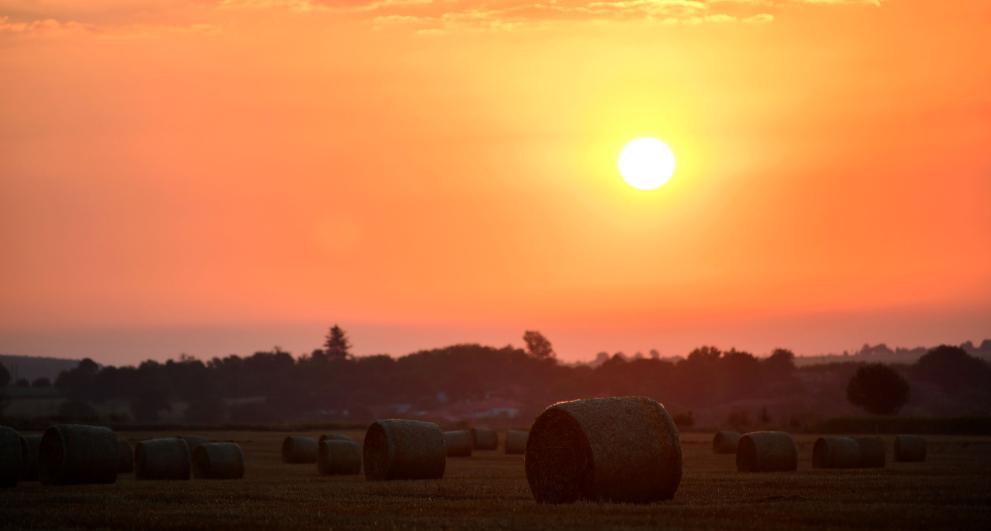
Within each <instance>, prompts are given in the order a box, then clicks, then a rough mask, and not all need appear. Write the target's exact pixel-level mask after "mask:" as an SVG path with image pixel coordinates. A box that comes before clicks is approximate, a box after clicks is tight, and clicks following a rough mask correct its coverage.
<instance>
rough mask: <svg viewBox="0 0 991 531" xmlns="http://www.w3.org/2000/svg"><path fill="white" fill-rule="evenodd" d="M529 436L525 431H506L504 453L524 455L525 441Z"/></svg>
mask: <svg viewBox="0 0 991 531" xmlns="http://www.w3.org/2000/svg"><path fill="white" fill-rule="evenodd" d="M529 436H530V432H528V431H526V430H507V431H506V453H507V454H516V455H519V454H524V453H526V440H527V438H528V437H529Z"/></svg>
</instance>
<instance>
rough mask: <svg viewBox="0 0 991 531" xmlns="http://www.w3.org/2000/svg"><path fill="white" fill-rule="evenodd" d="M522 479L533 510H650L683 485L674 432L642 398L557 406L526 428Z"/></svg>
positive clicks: (661, 414)
mask: <svg viewBox="0 0 991 531" xmlns="http://www.w3.org/2000/svg"><path fill="white" fill-rule="evenodd" d="M524 462H525V465H526V479H527V482H528V483H529V484H530V491H531V492H532V493H533V497H534V499H536V501H537V503H571V502H575V501H577V500H580V499H586V500H598V501H613V502H631V503H649V502H653V501H657V500H666V499H670V498H672V497H673V496H674V493H675V491H677V490H678V484H679V483H681V465H682V461H681V443H680V441H679V439H678V429H677V428H676V427H675V425H674V422H673V421H672V420H671V416H670V415H669V414H668V412H667V410H666V409H664V406H662V405H661V404H658V403H657V402H655V401H654V400H651V399H649V398H644V397H616V398H593V399H588V400H575V401H572V402H560V403H558V404H554V405H552V406H550V407H548V408H547V409H546V410H544V412H543V413H541V414H540V416H539V417H537V420H536V421H535V422H534V423H533V427H532V428H530V435H529V439H528V441H527V446H526V458H525V461H524Z"/></svg>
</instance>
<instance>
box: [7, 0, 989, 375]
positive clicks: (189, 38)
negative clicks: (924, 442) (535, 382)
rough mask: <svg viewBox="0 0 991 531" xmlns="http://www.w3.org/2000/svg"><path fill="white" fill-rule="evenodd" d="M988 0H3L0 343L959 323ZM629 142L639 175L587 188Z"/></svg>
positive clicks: (807, 345)
mask: <svg viewBox="0 0 991 531" xmlns="http://www.w3.org/2000/svg"><path fill="white" fill-rule="evenodd" d="M988 20H991V2H987V1H985V0H958V1H954V2H934V1H932V0H889V1H883V2H876V1H841V0H816V1H812V0H808V1H802V0H759V1H758V0H722V1H708V2H707V1H701V0H699V1H692V0H637V1H632V2H629V1H627V2H590V1H577V0H561V1H557V2H541V3H536V2H531V1H528V0H509V1H485V2H483V1H481V0H433V1H432V0H380V1H377V2H376V1H368V0H351V1H348V0H338V1H329V0H328V1H319V0H226V1H221V0H216V1H210V0H171V1H166V0H90V1H87V2H79V1H74V0H0V249H2V250H3V260H2V262H0V274H2V277H0V352H9V353H18V354H39V355H40V354H44V355H65V356H71V357H78V356H83V355H89V356H92V357H94V358H95V359H97V360H99V361H108V362H132V361H135V360H137V359H143V358H145V357H159V358H162V357H165V356H169V355H175V354H178V353H180V352H186V353H190V354H195V355H200V356H213V355H218V354H226V353H230V352H239V353H248V352H250V351H253V350H256V349H263V348H267V347H270V346H272V345H273V344H278V345H281V346H282V347H283V348H287V349H290V350H293V351H295V352H298V351H300V350H304V349H306V350H308V349H310V348H313V347H316V346H317V345H318V344H319V342H320V340H321V337H322V334H323V330H322V328H323V327H324V326H325V325H326V324H329V323H331V322H335V321H336V322H340V323H341V324H342V325H344V326H345V327H346V328H348V329H350V330H351V331H352V335H353V336H354V338H353V339H354V342H355V344H356V350H357V352H358V353H362V354H369V353H378V352H389V353H392V354H396V355H398V354H403V353H406V352H409V351H411V350H414V349H417V348H425V347H430V346H439V345H441V344H444V343H447V342H452V341H483V342H490V343H494V344H498V345H502V344H505V343H514V344H517V345H519V344H521V340H520V336H521V335H522V331H523V330H524V329H526V328H536V329H540V330H542V331H544V332H545V333H546V334H547V335H548V336H549V337H550V338H551V340H552V341H553V342H554V343H555V345H556V346H557V347H558V351H559V354H560V355H561V356H562V357H564V358H566V359H588V358H591V357H592V356H593V355H594V354H595V353H596V352H597V351H599V350H609V351H610V352H613V351H616V350H624V351H626V352H635V351H636V350H644V351H646V350H647V349H650V348H657V349H659V350H660V351H661V352H662V354H665V355H675V354H684V353H685V351H687V350H688V349H689V348H691V347H692V346H695V345H699V344H702V343H714V344H717V345H721V346H724V347H729V346H732V345H735V346H737V347H741V348H748V349H752V350H754V351H756V352H758V353H765V352H766V351H767V350H768V349H770V348H772V347H773V346H775V345H782V346H789V347H792V348H794V349H795V350H796V351H798V352H800V353H808V354H813V353H818V352H824V351H839V350H843V349H845V348H857V347H859V345H860V344H862V343H864V342H872V343H873V342H881V341H885V342H888V343H889V344H892V345H906V346H914V345H917V344H933V343H938V342H954V343H959V342H961V341H964V340H967V339H975V340H976V339H982V338H984V337H988V336H991V326H989V323H991V149H989V146H991V37H988V31H987V21H988ZM643 135H653V136H658V137H660V138H663V139H664V140H666V141H667V142H668V143H669V144H670V145H671V147H672V148H673V149H674V151H675V153H676V154H677V156H678V170H677V172H676V174H675V176H674V178H673V179H672V181H671V182H670V183H669V184H668V185H666V186H665V187H663V188H661V189H659V190H656V191H652V192H643V191H638V190H635V189H633V188H631V187H629V186H627V185H626V184H625V183H623V181H622V180H621V179H620V177H619V175H618V173H617V171H616V166H615V162H616V157H617V155H618V153H619V150H620V148H621V147H622V145H623V144H624V143H625V142H626V141H628V140H630V139H632V138H635V137H638V136H643Z"/></svg>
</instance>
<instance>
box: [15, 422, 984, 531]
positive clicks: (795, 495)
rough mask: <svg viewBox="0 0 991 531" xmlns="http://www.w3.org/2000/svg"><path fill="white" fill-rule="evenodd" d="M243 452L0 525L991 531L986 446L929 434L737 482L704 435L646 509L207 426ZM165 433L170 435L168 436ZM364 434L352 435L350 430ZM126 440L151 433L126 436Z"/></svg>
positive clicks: (476, 471)
mask: <svg viewBox="0 0 991 531" xmlns="http://www.w3.org/2000/svg"><path fill="white" fill-rule="evenodd" d="M205 434H206V435H207V436H209V437H210V438H212V439H215V440H229V441H235V442H237V443H239V444H241V446H242V448H243V449H244V452H245V458H246V461H247V472H246V477H245V479H244V480H240V481H211V480H192V481H177V482H164V481H135V480H134V478H133V476H131V475H124V476H121V477H120V478H119V479H118V481H117V483H116V484H114V485H100V486H72V487H45V486H42V485H40V484H38V483H21V484H20V485H18V486H17V487H16V488H15V489H10V490H4V491H0V526H2V527H3V528H44V529H69V528H111V527H114V528H140V529H164V528H171V529H190V528H200V529H219V528H236V529H249V528H293V529H382V528H387V529H407V528H425V529H644V528H664V529H738V530H744V529H755V530H761V531H766V530H771V529H789V530H792V529H878V528H881V529H926V530H935V529H991V438H981V437H930V438H929V440H930V445H929V453H930V459H929V461H928V462H927V463H918V464H908V463H891V462H890V449H891V444H890V443H891V440H890V439H889V440H888V449H889V464H888V468H886V469H883V470H858V471H824V470H812V469H811V465H810V461H811V453H812V442H813V441H814V440H815V437H814V436H799V437H798V440H799V451H800V466H799V471H798V472H797V473H775V474H740V473H737V472H736V469H735V461H734V457H733V456H732V455H729V456H727V455H713V454H712V453H711V450H710V440H711V439H710V437H711V436H710V435H709V434H683V435H682V445H683V448H684V455H685V465H684V479H683V480H682V483H681V487H680V488H679V490H678V493H677V495H676V496H675V498H674V500H671V501H668V502H663V503H656V504H652V505H641V506H638V505H628V504H596V503H578V504H574V505H563V506H547V505H537V504H536V503H535V502H534V501H533V498H532V497H531V495H530V491H529V488H528V487H527V483H526V478H525V476H524V472H523V458H522V457H521V456H506V455H503V454H502V453H500V452H476V454H475V456H474V457H471V458H450V459H448V462H447V472H446V474H445V477H444V479H442V480H435V481H394V482H367V481H365V479H364V477H363V476H352V477H321V476H318V475H317V474H316V471H315V465H285V464H283V463H282V462H281V461H280V454H279V449H280V443H281V439H282V437H283V436H284V434H279V433H274V432H205ZM167 435H173V434H171V433H170V434H167ZM349 435H352V436H353V437H355V438H356V440H360V439H361V433H358V432H353V433H349ZM122 436H123V437H124V438H127V439H128V440H131V441H137V440H140V439H145V438H150V437H153V436H154V434H150V433H146V432H142V433H123V434H122Z"/></svg>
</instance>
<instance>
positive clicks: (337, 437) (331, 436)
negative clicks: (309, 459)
mask: <svg viewBox="0 0 991 531" xmlns="http://www.w3.org/2000/svg"><path fill="white" fill-rule="evenodd" d="M324 441H351V442H354V439H352V438H351V437H348V436H347V435H339V434H336V433H326V434H324V435H321V436H320V438H318V439H317V446H318V447H319V446H320V443H322V442H324ZM318 451H319V450H318Z"/></svg>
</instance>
